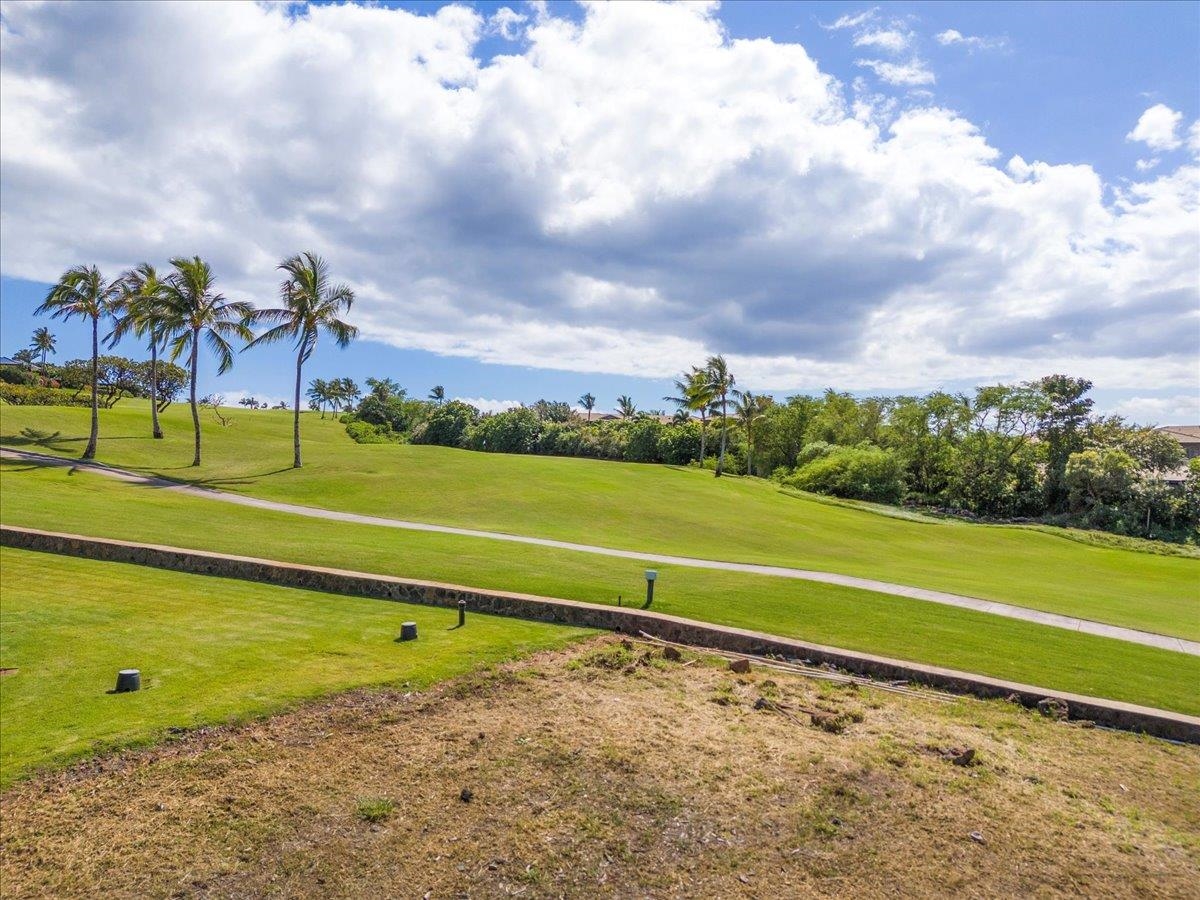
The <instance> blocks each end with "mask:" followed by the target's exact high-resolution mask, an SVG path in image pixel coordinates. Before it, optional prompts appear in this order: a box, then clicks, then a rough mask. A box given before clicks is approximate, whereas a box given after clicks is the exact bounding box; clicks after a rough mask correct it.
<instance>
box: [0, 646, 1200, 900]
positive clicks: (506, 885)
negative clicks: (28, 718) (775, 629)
mask: <svg viewBox="0 0 1200 900" xmlns="http://www.w3.org/2000/svg"><path fill="white" fill-rule="evenodd" d="M760 698H761V699H762V701H763V702H757V701H759V700H760ZM756 705H757V708H756ZM804 710H808V711H809V712H805V711H804ZM811 713H816V715H813V714H811ZM814 722H816V723H818V724H814ZM971 750H973V751H974V754H973V757H972V754H970V753H968V752H967V751H971ZM956 760H957V762H956ZM963 763H966V764H963ZM0 799H2V806H3V810H2V813H3V815H2V820H0V823H2V824H0V848H2V859H0V866H2V868H0V876H2V884H3V895H4V897H5V898H6V900H7V898H17V897H49V896H53V897H71V896H95V895H106V896H110V897H135V896H136V897H144V896H156V897H167V896H196V897H207V896H213V897H257V896H287V897H297V896H298V897H303V896H322V897H365V896H374V897H429V898H433V897H460V896H471V897H506V896H524V897H541V896H589V895H595V896H621V897H625V896H661V897H666V896H684V897H687V896H692V897H712V896H746V897H772V898H774V897H788V896H810V895H821V896H826V895H827V896H854V897H878V896H929V895H939V896H945V895H954V896H964V897H976V896H978V897H996V896H1029V895H1034V896H1054V895H1064V894H1072V895H1089V896H1130V897H1132V896H1148V895H1150V896H1156V897H1196V896H1200V888H1198V886H1200V748H1197V747H1187V746H1179V745H1174V744H1170V743H1167V742H1164V741H1159V740H1155V739H1151V738H1140V737H1137V736H1134V735H1129V734H1121V733H1115V732H1108V731H1104V730H1100V729H1088V728H1084V727H1080V726H1079V725H1077V724H1066V723H1061V722H1055V721H1051V720H1048V719H1044V718H1042V717H1041V716H1039V715H1038V714H1037V713H1036V712H1030V711H1027V710H1024V709H1021V708H1019V707H1016V706H1014V705H1011V704H1006V703H1003V702H983V701H978V700H973V699H962V700H958V701H956V702H954V703H941V702H936V701H935V700H933V699H918V698H913V697H908V696H899V695H896V694H891V693H885V692H882V691H878V690H874V689H869V688H868V689H864V688H858V687H855V686H852V685H849V686H847V685H834V684H829V683H826V682H819V681H814V680H811V679H806V678H803V677H799V676H794V675H789V674H783V673H779V672H774V671H767V670H765V669H762V668H760V667H754V668H752V670H751V671H750V672H749V673H747V674H735V673H732V672H730V671H729V668H728V665H727V664H726V663H725V662H724V661H723V660H716V659H713V658H712V657H696V656H694V655H692V654H689V653H684V654H683V658H682V660H680V661H670V660H665V659H663V658H662V654H661V650H659V649H657V648H651V647H649V646H647V645H642V644H633V645H629V646H626V645H623V644H622V643H621V642H620V641H619V640H617V639H616V638H611V637H604V638H599V639H597V640H595V641H591V642H588V643H587V644H584V645H580V646H576V647H574V648H572V649H570V650H567V651H562V652H555V653H546V654H542V655H538V656H534V657H531V658H528V659H525V660H522V661H519V662H514V663H511V664H507V665H505V666H502V667H499V668H496V669H494V670H491V671H488V672H484V673H480V674H476V675H473V676H470V677H466V678H463V679H459V680H456V681H453V682H449V683H446V684H443V685H441V686H439V687H437V688H434V689H431V690H428V691H424V692H419V693H410V692H405V691H401V690H389V691H358V692H353V693H349V694H344V695H341V696H339V697H336V698H333V699H331V700H328V701H324V702H320V703H316V704H312V705H309V706H306V707H303V708H301V709H299V710H297V711H295V712H291V713H288V714H285V715H281V716H277V717H275V718H272V719H268V720H264V721H261V722H256V723H252V724H249V725H244V726H238V727H225V728H209V729H201V730H198V731H193V732H189V733H185V734H180V735H177V736H176V737H174V738H173V739H172V740H170V741H168V742H166V743H164V744H160V745H159V746H157V747H154V748H151V749H146V750H137V751H128V752H125V753H121V754H116V755H111V756H107V757H102V758H98V759H95V760H92V761H90V762H87V763H84V764H81V765H78V766H75V767H73V768H71V769H67V770H63V771H60V772H57V773H53V774H50V775H44V776H41V777H38V778H35V779H31V780H28V781H24V782H21V783H19V784H17V785H15V786H14V787H13V788H11V789H10V790H9V791H8V792H7V793H6V794H5V795H4V796H3V797H2V798H0Z"/></svg>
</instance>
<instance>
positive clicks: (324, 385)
mask: <svg viewBox="0 0 1200 900" xmlns="http://www.w3.org/2000/svg"><path fill="white" fill-rule="evenodd" d="M306 393H307V394H308V399H309V401H311V403H314V404H316V409H319V410H320V411H321V418H322V419H324V418H325V404H326V403H328V402H329V382H328V381H326V380H325V379H324V378H314V379H313V380H312V381H310V382H309V383H308V391H307V392H306Z"/></svg>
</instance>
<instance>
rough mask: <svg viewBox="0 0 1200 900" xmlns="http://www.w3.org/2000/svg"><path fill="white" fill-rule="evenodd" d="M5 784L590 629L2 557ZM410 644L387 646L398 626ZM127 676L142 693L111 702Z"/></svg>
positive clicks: (427, 677) (450, 671) (45, 558)
mask: <svg viewBox="0 0 1200 900" xmlns="http://www.w3.org/2000/svg"><path fill="white" fill-rule="evenodd" d="M0 566H2V567H3V572H4V577H3V582H2V591H0V601H2V602H0V610H2V615H3V628H2V629H0V666H2V667H4V668H15V669H17V671H16V672H15V673H13V674H8V675H5V676H3V677H0V732H2V735H3V740H2V741H0V785H2V784H7V783H9V782H10V781H12V779H13V778H14V777H16V776H18V775H20V774H22V773H23V772H26V771H28V770H29V769H31V768H32V767H34V766H38V765H41V764H46V763H59V762H63V761H66V760H69V759H71V758H73V757H77V756H81V755H84V754H87V753H89V752H92V751H94V750H98V749H103V748H105V747H110V746H116V745H122V744H129V743H137V742H141V741H145V740H149V739H152V738H154V737H156V736H159V735H161V734H162V733H163V730H164V729H166V728H169V727H192V726H195V725H200V724H206V723H213V722H221V721H226V720H231V719H237V718H242V717H246V716H253V715H259V714H264V713H269V712H275V711H277V710H279V709H281V708H282V707H284V706H286V705H288V704H290V703H291V702H293V701H298V700H302V699H306V698H310V697H315V696H319V695H322V694H328V693H331V692H333V691H337V690H341V689H345V688H349V687H353V686H358V685H373V684H384V683H392V684H401V683H405V682H408V683H410V684H411V685H412V686H413V687H423V686H425V685H428V684H430V683H431V682H433V681H436V680H439V679H443V678H447V677H450V676H453V675H459V674H462V673H464V672H467V671H469V670H471V669H473V668H475V667H477V666H479V665H481V664H485V663H491V662H495V661H498V660H501V659H504V658H507V657H511V656H513V655H514V654H519V653H522V652H526V651H530V650H535V649H542V648H547V647H560V646H563V645H564V644H566V643H568V642H570V641H572V640H574V639H577V638H579V637H582V636H584V635H586V634H589V633H590V632H588V631H586V630H584V629H579V628H566V627H560V626H553V625H544V624H541V623H534V622H525V621H521V620H517V619H503V618H499V617H495V616H484V615H474V616H471V618H470V621H469V622H468V624H467V627H465V628H462V629H453V630H451V629H452V626H454V625H455V624H457V613H456V612H455V611H452V610H444V609H437V608H432V607H425V606H413V605H410V604H399V603H384V602H379V601H375V600H368V599H363V598H354V597H341V596H334V595H330V594H322V593H317V592H313V591H303V590H296V589H292V588H282V587H274V586H270V585H262V584H254V583H250V582H242V581H235V580H231V579H224V578H214V577H206V576H200V575H185V574H181V573H177V572H166V571H161V570H158V569H150V568H145V567H141V566H132V565H124V564H120V563H105V562H95V561H91V560H82V559H74V558H70V557H64V556H51V555H48V554H42V553H33V552H29V551H23V550H15V549H12V548H2V549H0ZM405 620H411V621H415V622H416V623H417V627H418V632H419V634H420V637H419V639H418V640H417V641H415V642H405V643H396V642H395V641H394V638H395V637H396V636H397V635H398V634H399V632H400V623H401V622H403V621H405ZM122 668H137V669H140V670H141V672H142V686H143V690H141V691H140V692H138V693H131V694H111V693H108V691H110V690H111V689H112V688H113V687H114V685H115V683H116V675H117V670H118V669H122Z"/></svg>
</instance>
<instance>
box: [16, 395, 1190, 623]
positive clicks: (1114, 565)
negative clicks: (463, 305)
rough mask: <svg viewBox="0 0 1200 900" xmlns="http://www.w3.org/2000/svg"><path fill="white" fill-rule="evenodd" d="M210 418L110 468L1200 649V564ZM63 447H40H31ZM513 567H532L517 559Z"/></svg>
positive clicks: (652, 473) (674, 474)
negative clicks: (1197, 644) (1073, 622)
mask: <svg viewBox="0 0 1200 900" xmlns="http://www.w3.org/2000/svg"><path fill="white" fill-rule="evenodd" d="M231 415H232V417H233V425H232V426H231V427H228V428H222V427H221V426H220V425H219V424H218V423H217V422H216V419H215V417H214V416H213V414H212V413H211V412H210V411H205V412H204V413H203V420H204V430H205V436H204V437H205V450H204V454H205V457H204V458H205V464H204V465H203V466H202V467H201V468H199V469H193V468H191V467H190V466H188V465H187V463H188V462H189V461H190V459H191V423H190V418H189V414H188V410H187V408H186V406H183V405H178V404H177V405H176V406H173V407H171V408H170V409H169V410H168V411H167V413H166V414H165V416H164V417H163V420H164V427H165V428H166V432H167V439H166V440H164V441H153V440H151V439H150V438H149V436H148V435H149V425H148V418H149V417H148V409H147V406H146V405H145V404H144V403H141V402H138V401H122V402H121V404H120V405H118V407H117V408H116V409H113V410H105V411H102V413H101V441H100V453H99V458H100V460H101V461H103V462H107V463H110V464H112V465H116V466H119V467H125V468H130V469H137V470H140V471H144V472H153V473H157V474H161V475H165V476H168V477H171V478H177V479H183V480H190V481H197V482H201V483H204V484H207V485H209V486H212V487H217V488H220V489H222V490H227V491H237V492H243V493H246V494H252V495H254V496H258V497H265V498H269V499H275V500H282V501H287V502H292V503H300V504H305V505H310V506H318V507H325V508H329V509H338V510H346V511H352V512H361V513H367V514H370V515H376V516H386V517H392V518H400V519H409V520H415V521H421V522H432V523H439V524H447V525H456V526H463V527H470V528H478V529H485V530H495V531H505V532H509V533H514V534H525V535H534V536H538V537H549V538H555V539H560V540H570V541H577V542H583V543H593V544H601V545H605V546H610V547H619V548H624V549H634V550H645V551H652V552H662V553H670V554H677V555H683V556H695V557H704V558H710V559H724V560H734V561H739V562H751V563H765V564H772V565H784V566H794V567H801V568H811V569H819V570H823V571H830V572H839V573H844V574H849V575H859V576H863V577H868V578H874V579H879V580H883V581H892V582H896V583H899V584H906V585H913V586H917V587H926V588H934V589H937V590H944V591H950V592H954V593H960V594H966V595H969V596H974V597H982V598H986V599H991V600H1000V601H1003V602H1007V603H1015V604H1018V605H1022V606H1028V607H1031V608H1036V609H1043V610H1047V611H1051V612H1058V613H1063V614H1066V615H1073V616H1079V617H1082V618H1088V619H1094V620H1097V621H1103V622H1108V623H1111V624H1117V625H1126V626H1130V627H1135V628H1141V629H1144V630H1148V631H1157V632H1161V633H1166V634H1174V635H1178V636H1181V637H1190V638H1193V639H1195V638H1197V637H1200V560H1197V559H1188V558H1178V557H1164V556H1157V555H1153V554H1148V553H1138V552H1132V551H1129V550H1124V549H1116V548H1107V547H1099V546H1089V545H1086V544H1083V543H1080V542H1077V541H1073V540H1068V539H1065V538H1063V537H1059V536H1056V535H1053V534H1048V533H1046V532H1044V531H1038V530H1034V529H1028V528H1016V527H1001V526H985V525H975V524H968V523H960V522H923V521H906V520H903V519H898V518H895V517H892V516H885V515H879V514H876V513H873V512H870V511H866V510H861V509H855V508H850V507H845V506H839V505H834V504H830V503H825V502H821V501H818V500H813V499H807V498H802V497H796V496H794V495H791V494H788V493H784V492H782V491H780V490H779V489H778V488H777V487H776V486H775V485H773V484H771V483H768V482H764V481H761V480H756V479H739V478H724V479H720V480H718V479H714V478H713V477H712V476H711V474H709V473H705V472H700V471H698V470H694V469H680V468H672V467H666V466H653V465H637V464H626V463H612V462H600V461H594V460H582V459H568V458H554V457H534V456H512V455H503V454H484V453H473V452H469V451H463V450H452V449H448V448H442V447H417V446H402V445H358V444H355V443H354V442H352V441H351V440H350V439H349V437H347V435H346V434H345V429H344V427H343V426H342V425H341V424H340V423H339V422H337V421H335V420H333V419H326V420H321V419H320V418H319V417H318V416H317V415H316V414H305V417H304V422H303V429H304V441H305V460H306V463H305V467H304V468H303V469H301V470H298V471H297V470H293V469H290V468H288V467H289V465H290V461H291V449H290V448H291V438H290V427H291V417H290V415H289V414H287V413H284V412H274V411H248V410H235V411H233V412H232V413H231ZM87 422H88V410H86V409H73V408H60V407H4V408H3V410H2V412H0V442H3V443H4V444H8V445H13V446H18V445H20V446H26V447H29V448H30V449H35V450H40V451H42V452H48V453H57V454H61V455H64V456H72V455H77V454H78V453H79V452H80V450H81V449H82V447H83V444H84V442H85V438H86V433H87ZM28 430H32V431H33V432H36V433H39V434H46V435H57V437H56V438H53V439H47V440H43V441H41V442H40V443H37V444H32V443H30V441H29V438H28V437H27V436H26V435H23V434H22V432H27V433H28ZM506 552H511V553H517V552H522V551H518V550H515V549H513V548H510V549H509V550H508V551H506Z"/></svg>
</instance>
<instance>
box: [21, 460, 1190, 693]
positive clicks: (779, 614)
mask: <svg viewBox="0 0 1200 900" xmlns="http://www.w3.org/2000/svg"><path fill="white" fill-rule="evenodd" d="M0 473H2V475H0V485H2V488H3V490H2V491H0V512H2V518H3V520H4V522H5V523H6V524H12V525H26V526H31V527H35V528H45V529H49V530H59V531H69V532H77V533H81V534H91V535H99V536H107V537H114V538H120V539H125V540H135V541H143V542H149V543H159V544H174V545H178V546H183V547H194V548H197V549H204V550H214V551H218V552H224V553H237V554H245V555H255V556H260V557H266V558H270V559H280V560H288V561H292V562H300V563H307V564H311V565H322V566H332V567H338V568H344V569H357V570H361V571H367V572H379V573H383V574H390V575H402V576H407V577H412V578H424V579H430V580H437V581H446V582H451V583H457V584H468V585H474V586H478V587H482V588H494V589H500V590H511V591H521V592H526V593H532V594H541V595H546V596H552V597H565V598H569V599H573V600H585V601H590V602H596V603H610V604H611V603H615V602H616V601H617V596H618V594H623V595H624V597H625V598H626V601H628V600H629V599H630V598H636V599H638V600H640V599H641V597H642V596H643V592H644V589H645V588H644V582H643V580H642V569H643V566H642V565H641V564H639V563H637V562H634V561H630V560H621V559H613V558H611V557H603V556H595V555H591V554H587V553H580V552H573V551H567V550H556V549H550V548H543V547H535V546H527V545H513V544H509V543H503V542H500V541H493V540H487V539H482V538H468V537H459V536H455V535H445V534H433V533H424V532H413V531H402V530H398V529H392V528H381V527H378V526H370V525H351V524H345V523H340V522H330V521H324V520H320V519H311V518H305V517H302V516H295V515H289V514H287V513H277V512H270V511H264V510H260V509H254V508H249V507H241V506H235V505H232V504H226V503H216V502H213V501H210V500H204V499H200V498H193V497H188V496H184V495H180V494H178V493H176V492H173V491H164V490H161V489H157V488H153V487H146V486H139V485H131V484H126V483H122V482H117V481H114V480H112V479H109V478H105V477H104V476H102V475H98V474H96V473H93V472H88V471H87V470H71V469H66V468H62V467H57V466H54V467H50V466H36V465H29V464H26V463H14V462H8V461H5V462H4V463H3V464H2V465H0ZM658 569H659V581H658V587H657V589H656V591H655V601H654V608H655V609H656V610H660V611H662V612H666V613H671V614H674V615H679V616H685V617H688V618H692V619H697V620H701V621H707V622H715V623H718V624H725V625H735V626H739V627H743V628H751V629H755V630H758V631H765V632H770V633H774V634H780V635H785V636H788V637H794V638H799V639H802V640H809V641H813V642H816V643H821V644H828V645H832V646H837V647H846V648H850V649H855V650H863V651H867V652H872V653H879V654H883V655H887V656H893V657H898V658H901V659H910V660H915V661H918V662H926V663H932V664H935V665H943V666H948V667H952V668H957V669H963V670H966V671H971V672H979V673H983V674H987V675H993V676H996V677H999V678H1006V679H1010V680H1013V681H1022V682H1025V683H1028V684H1036V685H1042V686H1044V687H1047V688H1051V689H1057V690H1064V691H1073V692H1076V693H1081V694H1091V695H1095V696H1101V697H1111V698H1113V699H1118V700H1126V701H1129V702H1132V703H1141V704H1145V705H1148V706H1158V707H1163V708H1166V709H1175V710H1179V711H1181V712H1188V713H1193V714H1197V713H1200V695H1198V694H1197V692H1196V685H1197V684H1200V657H1195V656H1188V655H1185V654H1182V653H1175V652H1170V651H1165V650H1156V649H1153V648H1150V647H1144V646H1140V645H1136V644H1130V643H1126V642H1123V641H1116V640H1110V639H1106V638H1099V637H1092V636H1089V635H1085V634H1078V633H1076V632H1072V631H1067V630H1064V629H1059V628H1049V627H1046V626H1041V625H1035V624H1032V623H1029V622H1021V621H1016V620H1013V619H1005V618H1001V617H999V616H994V615H989V614H987V613H979V612H973V611H969V610H962V609H957V608H953V607H947V606H941V605H938V604H933V603H927V602H923V601H919V600H912V599H908V598H905V597H897V596H891V595H886V594H878V593H873V592H870V591H861V590H854V589H851V588H843V587H838V586H835V585H825V584H815V583H812V582H804V581H796V580H793V579H786V578H773V577H769V576H755V575H744V574H741V573H736V572H715V571H706V570H700V569H692V568H687V567H681V566H668V565H662V566H659V567H658ZM329 602H331V603H338V602H340V600H339V599H337V598H332V597H331V598H329ZM384 605H386V604H384Z"/></svg>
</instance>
